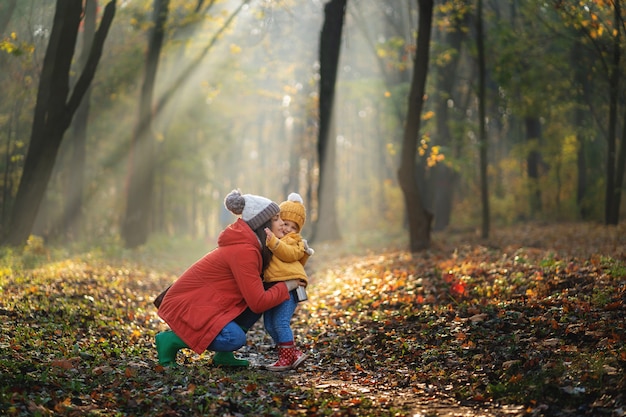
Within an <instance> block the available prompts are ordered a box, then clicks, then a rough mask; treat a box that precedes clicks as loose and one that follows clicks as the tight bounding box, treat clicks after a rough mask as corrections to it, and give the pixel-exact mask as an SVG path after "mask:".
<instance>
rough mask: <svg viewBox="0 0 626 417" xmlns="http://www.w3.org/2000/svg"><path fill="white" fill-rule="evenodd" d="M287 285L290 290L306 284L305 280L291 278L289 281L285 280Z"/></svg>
mask: <svg viewBox="0 0 626 417" xmlns="http://www.w3.org/2000/svg"><path fill="white" fill-rule="evenodd" d="M285 285H286V286H287V290H288V291H290V292H291V291H293V290H295V289H296V288H298V287H299V286H301V285H302V286H304V285H305V284H304V282H303V281H300V280H299V279H290V280H289V281H285Z"/></svg>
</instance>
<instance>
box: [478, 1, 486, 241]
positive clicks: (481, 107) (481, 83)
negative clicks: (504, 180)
mask: <svg viewBox="0 0 626 417" xmlns="http://www.w3.org/2000/svg"><path fill="white" fill-rule="evenodd" d="M476 15H477V16H476V42H477V49H478V118H479V122H478V126H479V138H478V140H479V142H480V198H481V203H482V204H481V205H482V228H481V237H482V238H484V239H486V238H488V237H489V187H488V182H487V164H488V161H487V132H486V129H485V120H486V119H485V116H486V115H485V88H486V87H485V71H486V70H485V45H484V42H483V0H478V7H477V10H476Z"/></svg>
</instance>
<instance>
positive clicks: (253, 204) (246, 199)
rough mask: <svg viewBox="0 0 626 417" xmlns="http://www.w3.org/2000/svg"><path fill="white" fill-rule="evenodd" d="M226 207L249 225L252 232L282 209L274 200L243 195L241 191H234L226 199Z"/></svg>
mask: <svg viewBox="0 0 626 417" xmlns="http://www.w3.org/2000/svg"><path fill="white" fill-rule="evenodd" d="M224 207H226V208H227V209H228V210H229V211H230V212H231V213H233V214H236V215H237V216H239V215H241V218H242V219H243V221H245V222H246V223H248V226H250V228H251V229H252V230H256V229H258V228H259V227H261V226H262V225H263V224H265V223H266V222H267V221H269V220H270V219H271V218H272V217H274V216H275V215H277V214H278V213H280V207H278V204H276V203H275V202H273V201H272V200H270V199H268V198H265V197H262V196H260V195H254V194H241V191H239V190H232V191H231V192H230V193H228V195H227V196H226V198H225V199H224Z"/></svg>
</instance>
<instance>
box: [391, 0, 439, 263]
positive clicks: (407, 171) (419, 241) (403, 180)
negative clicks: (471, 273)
mask: <svg viewBox="0 0 626 417" xmlns="http://www.w3.org/2000/svg"><path fill="white" fill-rule="evenodd" d="M417 4H418V8H419V27H418V34H417V50H416V53H415V61H414V66H413V78H412V80H411V90H410V93H409V105H408V113H407V120H406V125H405V128H404V137H403V140H402V151H401V158H402V159H401V162H400V169H399V170H398V182H399V184H400V188H401V189H402V192H403V193H404V202H405V205H406V210H407V215H408V221H409V241H410V243H409V245H410V250H411V252H418V251H420V250H424V249H427V248H428V247H429V246H430V231H431V230H430V229H431V222H432V217H433V216H432V214H431V213H429V212H428V211H427V210H426V209H425V208H424V204H423V202H422V197H421V196H420V192H419V189H418V185H417V177H416V174H417V172H416V171H417V169H416V161H415V158H416V155H417V143H418V141H419V132H420V123H421V113H422V107H423V105H424V92H425V89H426V76H427V74H428V58H429V54H430V33H431V27H432V18H433V0H417Z"/></svg>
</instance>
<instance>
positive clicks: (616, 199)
mask: <svg viewBox="0 0 626 417" xmlns="http://www.w3.org/2000/svg"><path fill="white" fill-rule="evenodd" d="M613 10H614V15H615V25H616V26H615V28H616V31H615V38H614V40H613V42H614V47H615V49H614V51H613V54H614V55H613V65H614V67H613V71H614V76H613V77H611V86H610V88H611V114H614V115H615V117H614V118H613V119H612V120H611V123H614V124H615V125H614V126H612V127H611V126H609V132H612V139H609V143H611V142H612V148H613V152H615V150H616V149H615V148H616V146H615V141H616V137H617V106H618V105H619V104H618V103H617V97H615V101H616V102H615V106H614V107H615V108H613V96H614V95H616V94H617V92H618V91H619V89H618V86H619V81H620V75H619V74H620V67H619V65H620V60H621V52H620V38H621V30H620V29H619V28H620V27H623V25H622V24H621V23H622V20H621V8H620V1H619V0H615V1H614V2H613ZM623 129H624V133H623V134H622V140H621V142H620V146H619V152H618V154H617V161H616V165H617V167H616V171H615V180H614V185H613V187H612V191H611V189H609V188H608V187H607V194H608V193H612V195H613V196H612V197H611V200H610V205H609V201H607V207H608V213H609V215H608V221H607V224H613V225H617V224H618V223H619V207H620V200H621V198H622V184H623V183H624V163H625V162H626V143H624V141H625V140H626V124H625V125H624V127H623ZM610 146H611V145H610ZM609 149H610V148H609ZM609 157H610V156H609ZM607 184H608V182H607Z"/></svg>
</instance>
